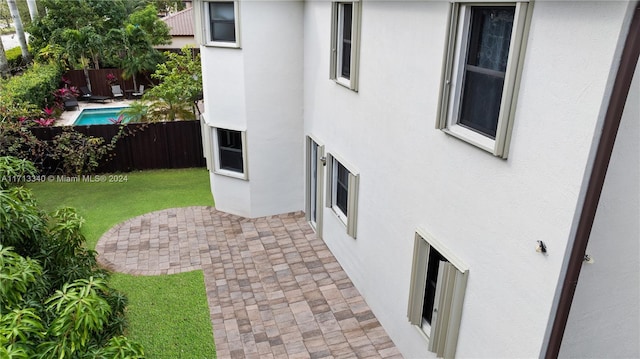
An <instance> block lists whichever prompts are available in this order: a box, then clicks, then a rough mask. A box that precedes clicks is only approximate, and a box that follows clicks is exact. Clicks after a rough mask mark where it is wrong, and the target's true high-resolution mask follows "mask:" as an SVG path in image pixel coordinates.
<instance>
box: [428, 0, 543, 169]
mask: <svg viewBox="0 0 640 359" xmlns="http://www.w3.org/2000/svg"><path fill="white" fill-rule="evenodd" d="M476 6H482V7H487V6H490V7H493V6H495V7H498V6H514V7H515V14H514V22H513V28H512V30H511V39H510V45H509V54H508V60H507V66H506V70H505V78H504V85H503V91H502V99H501V102H500V111H499V115H498V123H497V129H496V136H495V138H491V137H489V136H488V135H485V134H482V133H480V132H478V131H474V130H471V129H470V128H468V127H465V126H463V125H460V124H458V118H459V115H460V109H461V97H462V91H463V78H464V64H465V62H466V55H467V51H468V45H469V38H470V36H469V35H470V17H471V9H472V8H473V7H476ZM531 7H532V3H530V2H529V1H510V2H507V1H495V0H494V1H487V2H466V1H458V2H456V3H453V4H452V5H451V12H450V19H449V35H448V39H447V42H446V49H445V59H444V69H443V76H442V83H441V89H440V101H439V109H438V116H437V123H436V128H438V129H441V130H443V131H444V132H445V133H447V134H449V135H451V136H454V137H456V138H459V139H461V140H463V141H466V142H468V143H470V144H472V145H475V146H477V147H479V148H481V149H483V150H485V151H488V152H490V153H492V154H493V155H494V156H497V157H500V158H507V155H508V151H509V143H510V141H511V132H512V127H513V121H514V114H515V109H516V101H517V92H518V87H519V82H520V74H521V72H522V71H521V70H522V65H523V61H524V52H525V49H526V39H527V36H526V35H527V32H528V24H529V23H530V21H529V18H530V16H531V13H532V9H531Z"/></svg>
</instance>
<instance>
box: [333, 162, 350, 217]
mask: <svg viewBox="0 0 640 359" xmlns="http://www.w3.org/2000/svg"><path fill="white" fill-rule="evenodd" d="M336 167H337V170H338V171H337V172H338V173H336V206H338V208H340V210H341V211H342V213H344V214H345V215H347V216H348V215H349V214H348V213H347V201H348V199H349V171H347V169H346V168H345V167H344V166H343V165H342V164H340V162H338V164H337V166H336Z"/></svg>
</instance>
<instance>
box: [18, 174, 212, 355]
mask: <svg viewBox="0 0 640 359" xmlns="http://www.w3.org/2000/svg"><path fill="white" fill-rule="evenodd" d="M28 187H29V188H31V189H32V191H33V192H34V196H35V198H36V200H37V201H38V203H39V205H40V206H41V208H43V209H44V210H45V211H48V212H51V211H53V210H55V209H58V208H61V207H66V206H68V207H74V208H76V209H77V210H78V213H79V214H80V215H81V216H82V217H84V219H85V224H84V226H83V228H82V231H83V233H84V235H85V236H86V238H87V247H88V248H92V249H93V248H95V245H96V243H97V242H98V240H99V239H100V237H101V236H102V235H103V234H104V233H105V232H106V231H108V230H109V229H110V228H111V227H113V226H114V225H116V224H118V223H120V222H122V221H124V220H127V219H129V218H133V217H136V216H139V215H142V214H145V213H149V212H153V211H158V210H162V209H166V208H174V207H187V206H213V205H214V202H213V198H212V195H211V191H210V187H209V175H208V171H207V170H206V169H204V168H190V169H179V170H152V171H141V172H130V173H121V174H118V175H106V181H105V182H99V181H98V182H96V181H82V180H79V181H77V182H63V181H58V180H56V179H53V180H49V181H46V182H38V183H30V184H28ZM112 284H113V285H114V287H115V288H117V289H119V290H121V291H123V292H124V293H126V294H127V296H128V297H129V306H128V309H127V310H128V312H127V319H128V320H129V329H128V332H127V335H128V336H129V337H130V338H131V339H133V340H136V341H138V342H140V343H141V344H142V345H143V346H144V348H145V354H146V355H147V358H150V359H165V358H167V359H169V358H172V359H173V358H207V359H208V358H215V357H216V355H215V344H214V341H213V330H212V327H211V320H210V317H209V308H208V304H207V298H206V290H205V287H204V279H203V273H202V271H201V270H198V271H192V272H188V273H180V274H173V275H161V276H132V275H127V274H120V273H114V274H113V276H112Z"/></svg>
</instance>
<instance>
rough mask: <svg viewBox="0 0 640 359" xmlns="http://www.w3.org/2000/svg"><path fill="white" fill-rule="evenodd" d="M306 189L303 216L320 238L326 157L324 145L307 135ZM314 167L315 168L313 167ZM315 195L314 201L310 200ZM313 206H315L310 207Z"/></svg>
mask: <svg viewBox="0 0 640 359" xmlns="http://www.w3.org/2000/svg"><path fill="white" fill-rule="evenodd" d="M314 144H315V145H316V151H315V156H314V152H313V145H314ZM306 160H307V166H306V173H305V174H306V186H305V187H306V189H305V197H306V198H305V217H306V219H307V221H309V223H311V227H313V229H315V231H316V234H317V235H318V237H320V238H322V209H323V203H324V199H323V195H324V172H325V166H326V158H325V155H324V145H321V144H320V143H319V142H318V141H316V139H315V138H313V137H311V136H307V147H306ZM314 167H315V168H314ZM313 171H315V173H316V177H315V188H314V187H313V186H312V184H313V183H314V181H313V180H312V172H313ZM314 196H315V203H314V201H313V200H312V198H314ZM312 206H313V207H315V208H312ZM314 209H315V213H316V218H315V222H314V221H313V220H314V218H312V211H313V210H314Z"/></svg>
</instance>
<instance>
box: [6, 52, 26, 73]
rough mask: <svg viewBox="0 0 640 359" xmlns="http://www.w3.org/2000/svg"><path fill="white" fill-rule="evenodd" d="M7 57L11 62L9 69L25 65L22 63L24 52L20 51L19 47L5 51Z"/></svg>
mask: <svg viewBox="0 0 640 359" xmlns="http://www.w3.org/2000/svg"><path fill="white" fill-rule="evenodd" d="M5 55H6V56H7V61H8V62H9V68H11V69H15V68H18V67H20V66H23V65H24V63H23V61H22V50H20V48H19V47H14V48H13V49H9V50H7V51H5Z"/></svg>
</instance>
